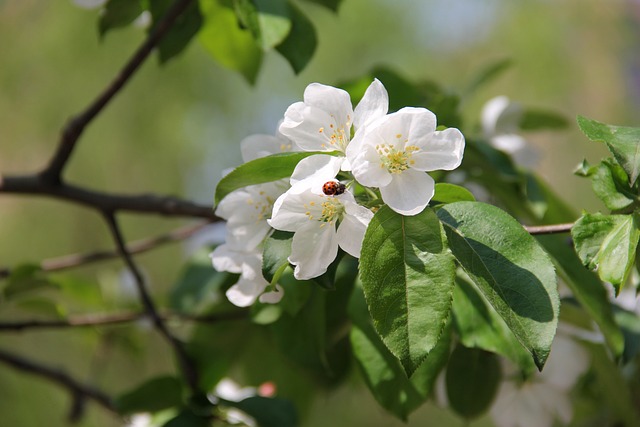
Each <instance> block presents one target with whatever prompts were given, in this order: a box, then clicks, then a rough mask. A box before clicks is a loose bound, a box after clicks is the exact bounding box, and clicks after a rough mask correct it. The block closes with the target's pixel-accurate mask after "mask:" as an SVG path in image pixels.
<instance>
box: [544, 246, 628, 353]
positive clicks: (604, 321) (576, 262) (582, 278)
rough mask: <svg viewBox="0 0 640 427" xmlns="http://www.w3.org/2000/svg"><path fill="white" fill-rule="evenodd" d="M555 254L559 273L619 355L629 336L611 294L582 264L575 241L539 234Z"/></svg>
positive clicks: (548, 250)
mask: <svg viewBox="0 0 640 427" xmlns="http://www.w3.org/2000/svg"><path fill="white" fill-rule="evenodd" d="M536 240H538V243H540V244H541V245H542V247H543V248H545V250H546V251H547V252H548V253H549V255H551V257H552V259H553V261H554V264H555V266H556V269H557V272H558V275H559V276H560V277H561V278H562V280H563V281H564V283H566V284H567V286H568V287H569V288H570V289H571V293H573V295H574V296H575V298H576V299H577V300H578V302H579V303H580V305H581V306H582V308H583V309H584V311H585V312H586V313H588V314H589V316H590V318H591V319H593V321H594V322H596V324H597V325H598V327H599V328H600V331H601V332H602V334H603V335H604V338H605V340H606V341H607V343H608V345H609V348H610V349H611V351H612V352H613V354H614V355H615V356H616V357H617V356H620V355H621V354H622V351H623V349H625V340H624V338H623V336H622V333H621V332H620V328H619V327H618V325H617V324H616V321H615V320H614V317H613V311H612V309H611V303H610V302H609V295H608V294H607V291H606V290H605V288H604V286H602V282H600V280H599V279H598V276H597V275H596V274H595V273H592V272H590V271H589V270H587V269H586V268H584V266H583V265H582V262H581V261H580V259H579V258H578V256H577V255H576V252H575V251H574V250H573V247H572V246H571V244H570V243H569V242H568V241H567V239H566V238H564V237H562V236H558V235H541V236H536Z"/></svg>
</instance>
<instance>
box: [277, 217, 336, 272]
mask: <svg viewBox="0 0 640 427" xmlns="http://www.w3.org/2000/svg"><path fill="white" fill-rule="evenodd" d="M337 255H338V239H337V237H336V229H335V226H334V225H330V224H328V223H320V222H318V221H309V223H308V224H306V225H305V226H303V227H302V228H300V229H299V230H298V231H297V232H296V234H294V235H293V240H292V242H291V256H289V262H290V263H291V264H293V265H295V266H296V268H295V270H294V272H293V276H294V277H295V278H296V279H298V280H306V279H311V278H313V277H318V276H320V275H321V274H323V273H324V272H325V271H327V268H328V267H329V265H330V264H331V263H332V262H333V260H334V259H336V256H337Z"/></svg>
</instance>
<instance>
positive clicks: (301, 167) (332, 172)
mask: <svg viewBox="0 0 640 427" xmlns="http://www.w3.org/2000/svg"><path fill="white" fill-rule="evenodd" d="M343 160H344V157H336V156H329V155H324V154H318V155H314V156H309V157H307V158H304V159H302V160H300V162H298V164H297V165H296V168H295V169H294V170H293V173H292V174H291V185H295V184H296V183H298V182H299V181H302V180H304V179H312V180H314V181H322V183H323V184H324V183H325V182H327V181H330V180H332V179H334V178H335V177H336V175H337V174H338V172H340V166H341V165H342V162H343Z"/></svg>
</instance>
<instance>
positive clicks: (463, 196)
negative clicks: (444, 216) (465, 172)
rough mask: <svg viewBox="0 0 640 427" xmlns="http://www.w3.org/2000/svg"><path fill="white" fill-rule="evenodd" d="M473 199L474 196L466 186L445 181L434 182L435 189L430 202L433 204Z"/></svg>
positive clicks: (470, 200) (471, 200)
mask: <svg viewBox="0 0 640 427" xmlns="http://www.w3.org/2000/svg"><path fill="white" fill-rule="evenodd" d="M475 200H476V198H475V197H473V194H471V192H470V191H469V190H467V189H466V188H464V187H460V186H459V185H455V184H449V183H447V182H439V183H437V184H436V191H435V194H434V195H433V198H432V199H431V202H430V204H431V205H432V206H433V205H436V204H441V203H442V204H444V203H453V202H464V201H467V202H473V201H475Z"/></svg>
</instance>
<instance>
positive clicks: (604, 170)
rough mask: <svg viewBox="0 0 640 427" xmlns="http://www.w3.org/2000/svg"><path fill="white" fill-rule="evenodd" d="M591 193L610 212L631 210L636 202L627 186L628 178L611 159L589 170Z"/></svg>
mask: <svg viewBox="0 0 640 427" xmlns="http://www.w3.org/2000/svg"><path fill="white" fill-rule="evenodd" d="M588 175H589V177H590V178H591V185H592V186H593V191H594V192H595V193H596V195H597V196H598V197H599V198H600V200H602V201H603V202H604V204H605V206H606V207H607V208H608V209H610V210H611V211H615V212H619V211H626V210H632V207H633V206H634V204H635V203H636V201H637V195H636V194H635V193H636V192H635V191H634V190H632V189H631V187H630V186H629V177H628V176H627V174H626V172H625V171H624V169H622V167H620V165H618V164H617V163H615V162H614V161H613V159H607V160H603V161H602V162H600V164H599V165H597V166H593V167H591V168H590V169H589V172H588Z"/></svg>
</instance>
